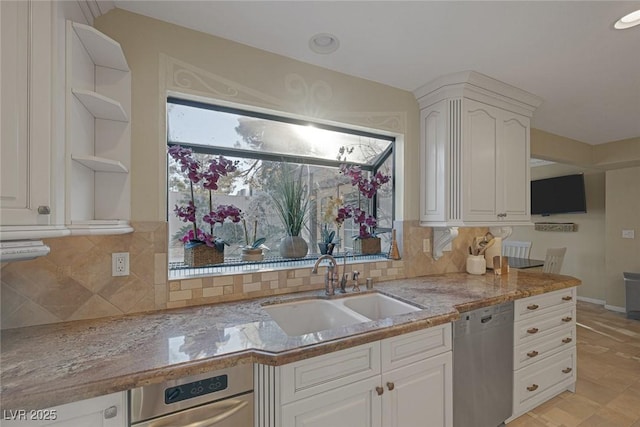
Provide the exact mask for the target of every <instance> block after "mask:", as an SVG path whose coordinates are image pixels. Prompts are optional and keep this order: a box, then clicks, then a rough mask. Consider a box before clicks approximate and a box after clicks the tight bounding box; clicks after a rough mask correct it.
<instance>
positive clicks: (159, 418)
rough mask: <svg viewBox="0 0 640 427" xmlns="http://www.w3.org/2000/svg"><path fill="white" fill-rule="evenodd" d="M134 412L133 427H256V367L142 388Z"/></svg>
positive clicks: (133, 393) (136, 392) (137, 392)
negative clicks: (254, 391)
mask: <svg viewBox="0 0 640 427" xmlns="http://www.w3.org/2000/svg"><path fill="white" fill-rule="evenodd" d="M130 408H131V424H130V425H131V426H133V427H196V426H199V427H205V426H207V427H253V422H254V420H253V367H252V366H251V365H238V366H234V367H231V368H227V369H223V370H220V371H213V372H208V373H205V374H200V375H194V376H191V377H187V378H181V379H179V380H172V381H167V382H164V383H161V384H152V385H148V386H144V387H139V388H136V389H133V390H131V392H130Z"/></svg>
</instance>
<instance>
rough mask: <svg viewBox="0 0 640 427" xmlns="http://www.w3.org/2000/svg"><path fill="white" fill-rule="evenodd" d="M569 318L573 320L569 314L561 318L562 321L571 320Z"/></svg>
mask: <svg viewBox="0 0 640 427" xmlns="http://www.w3.org/2000/svg"><path fill="white" fill-rule="evenodd" d="M571 320H573V317H571V316H567V317H563V318H562V321H563V322H571Z"/></svg>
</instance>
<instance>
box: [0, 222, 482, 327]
mask: <svg viewBox="0 0 640 427" xmlns="http://www.w3.org/2000/svg"><path fill="white" fill-rule="evenodd" d="M133 227H134V229H135V231H134V232H133V233H131V234H124V235H116V236H75V237H62V238H56V239H45V243H46V244H47V245H49V246H50V247H51V253H50V254H49V255H48V256H46V257H41V258H38V259H35V260H31V261H20V262H11V263H4V264H2V267H1V281H2V287H1V304H2V306H1V309H0V316H1V317H0V319H1V327H2V329H9V328H15V327H21V326H31V325H38V324H46V323H57V322H64V321H70V320H80V319H91V318H98V317H106V316H114V315H122V314H129V313H138V312H145V311H153V310H162V309H166V308H175V307H184V306H191V305H201V304H211V303H216V302H222V301H232V300H239V299H246V298H256V297H263V296H269V295H279V294H283V293H291V292H299V291H305V290H312V289H322V288H323V286H324V275H323V274H318V275H314V274H311V271H310V269H309V268H308V267H307V268H298V269H291V270H280V271H264V272H258V273H255V272H254V273H246V274H236V275H227V276H212V277H201V278H190V279H183V280H172V281H167V226H166V223H165V222H135V223H133ZM486 231H487V229H486V228H461V229H460V233H459V236H458V238H457V239H456V240H455V241H454V242H453V250H452V251H451V252H445V255H444V256H443V257H442V258H440V259H439V260H437V261H435V260H433V258H431V254H429V253H424V252H423V239H427V238H428V239H432V238H433V237H432V230H431V229H430V228H426V227H420V226H419V224H418V221H405V222H404V224H403V236H402V241H403V245H404V248H403V250H402V254H403V259H402V260H399V261H392V260H380V261H376V262H369V263H357V264H350V265H349V266H348V270H349V271H353V270H358V271H360V273H361V274H360V277H361V278H362V282H364V278H366V277H372V278H374V281H380V280H392V279H401V278H405V277H416V276H422V275H428V274H439V273H447V272H457V271H463V270H464V268H465V261H466V248H467V246H468V245H469V243H470V241H471V240H472V239H473V237H474V236H476V235H482V234H484V233H485V232H486ZM113 252H129V253H130V275H129V276H125V277H112V276H111V253H113Z"/></svg>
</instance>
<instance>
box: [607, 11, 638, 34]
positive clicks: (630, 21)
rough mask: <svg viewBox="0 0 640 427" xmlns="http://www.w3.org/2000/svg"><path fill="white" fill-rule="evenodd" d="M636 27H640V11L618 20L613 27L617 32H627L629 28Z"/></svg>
mask: <svg viewBox="0 0 640 427" xmlns="http://www.w3.org/2000/svg"><path fill="white" fill-rule="evenodd" d="M636 25H640V9H639V10H636V11H635V12H631V13H629V14H628V15H625V16H623V17H622V18H620V19H618V21H617V22H616V23H615V24H614V25H613V26H614V27H615V29H616V30H625V29H627V28H631V27H635V26H636Z"/></svg>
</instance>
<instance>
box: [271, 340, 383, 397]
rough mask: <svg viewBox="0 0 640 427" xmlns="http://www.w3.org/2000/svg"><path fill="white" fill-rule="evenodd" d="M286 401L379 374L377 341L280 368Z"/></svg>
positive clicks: (282, 394)
mask: <svg viewBox="0 0 640 427" xmlns="http://www.w3.org/2000/svg"><path fill="white" fill-rule="evenodd" d="M279 371H280V373H279V375H280V385H281V386H280V399H281V403H282V404H285V403H288V402H292V401H294V400H298V399H302V398H305V397H309V396H312V395H315V394H318V393H321V392H324V391H328V390H332V389H334V388H337V387H341V386H343V385H346V384H351V383H354V382H356V381H359V380H362V379H365V378H369V377H372V376H374V375H379V374H380V342H374V343H370V344H364V345H361V346H358V347H354V348H349V349H346V350H340V351H336V352H334V353H330V354H325V355H322V356H316V357H312V358H310V359H306V360H300V361H298V362H294V363H291V364H288V365H284V366H281V367H280V368H279Z"/></svg>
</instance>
